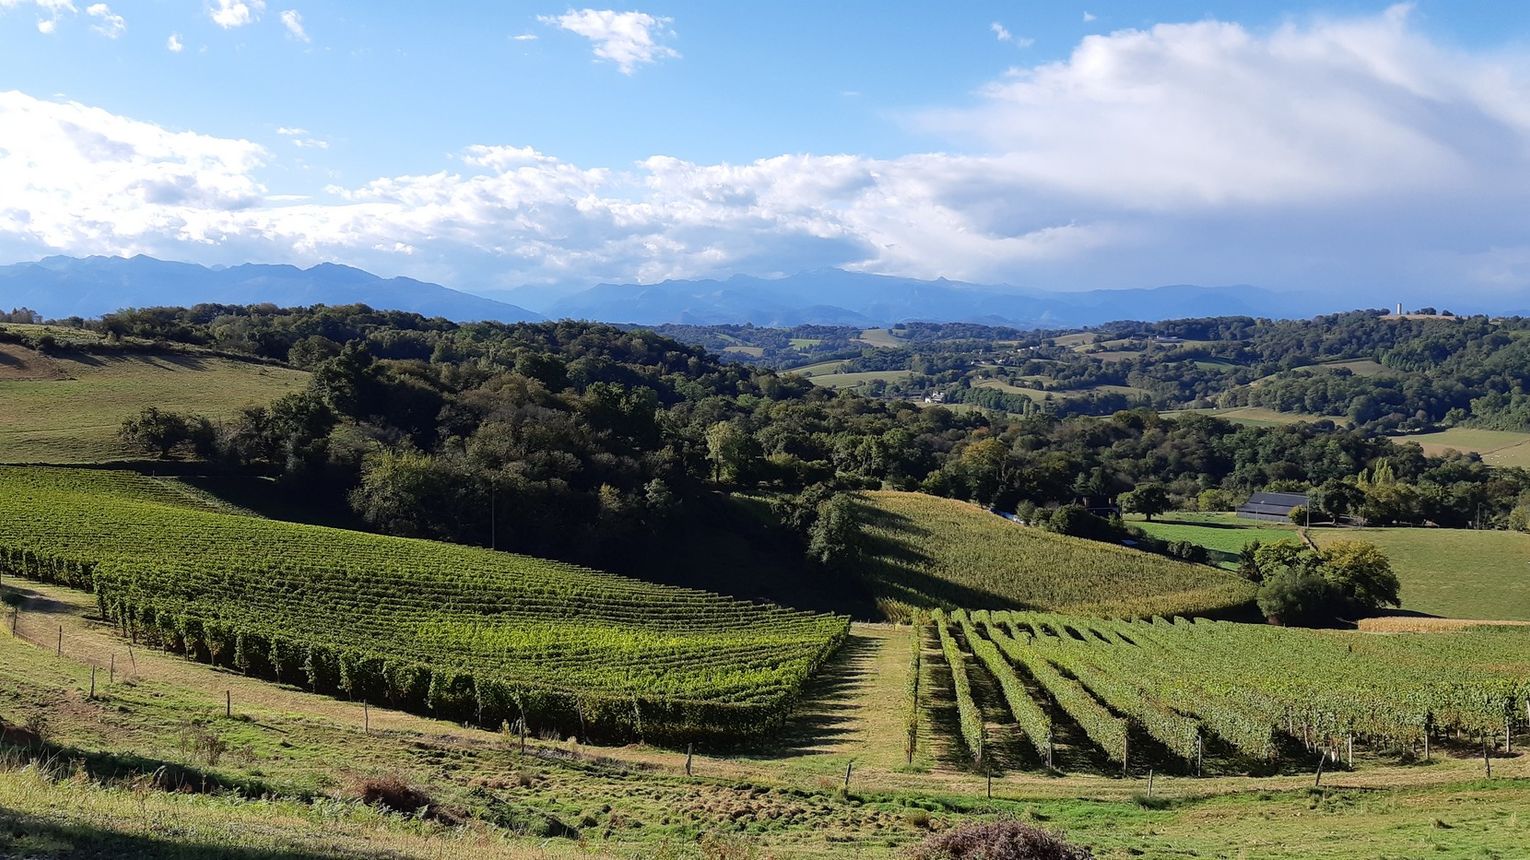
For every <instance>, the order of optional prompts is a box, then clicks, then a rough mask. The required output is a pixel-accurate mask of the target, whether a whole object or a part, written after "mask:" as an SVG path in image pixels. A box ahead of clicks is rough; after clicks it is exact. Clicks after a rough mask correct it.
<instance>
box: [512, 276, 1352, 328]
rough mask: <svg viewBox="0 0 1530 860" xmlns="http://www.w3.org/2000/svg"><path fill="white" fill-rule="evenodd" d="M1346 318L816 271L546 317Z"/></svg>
mask: <svg viewBox="0 0 1530 860" xmlns="http://www.w3.org/2000/svg"><path fill="white" fill-rule="evenodd" d="M509 294H510V295H513V294H514V293H513V291H512V292H511V293H509ZM1343 309H1347V308H1338V307H1334V306H1331V303H1330V305H1329V306H1321V305H1320V302H1319V300H1318V299H1316V298H1315V297H1311V296H1306V295H1299V294H1290V293H1276V292H1273V291H1271V290H1265V289H1260V288H1257V287H1248V286H1229V287H1200V286H1191V285H1174V286H1164V287H1152V288H1144V289H1121V290H1090V291H1084V292H1076V293H1060V292H1041V291H1033V290H1024V289H1019V288H1014V287H1003V286H991V285H983V284H971V283H964V282H961V281H949V280H946V279H945V278H940V279H938V280H934V281H923V280H917V279H914V278H899V277H892V276H887V275H870V274H863V273H858V272H847V271H844V270H841V269H818V270H815V271H811V272H802V273H799V274H796V275H791V276H788V277H785V278H773V279H767V278H756V277H750V276H747V275H735V276H733V277H731V278H727V279H726V280H694V281H688V280H673V281H663V282H661V283H657V284H601V285H599V286H596V287H592V288H590V289H588V290H584V291H582V292H578V293H574V294H572V295H569V296H565V297H564V298H562V299H559V300H557V301H554V302H552V303H551V304H550V305H548V306H546V307H544V308H543V309H542V310H543V312H544V313H546V314H547V315H548V316H550V317H554V318H561V317H574V318H579V319H599V320H607V321H611V322H630V323H638V324H642V325H658V324H662V323H690V324H694V325H712V324H719V323H754V324H755V325H760V326H794V325H804V324H816V325H868V326H869V325H887V324H891V323H898V322H911V321H916V320H922V321H931V322H977V323H990V324H1002V325H1015V326H1022V327H1031V326H1044V327H1062V326H1085V325H1096V324H1099V323H1103V322H1109V321H1112V320H1122V319H1142V320H1161V319H1175V318H1179V317H1201V316H1235V315H1248V316H1263V317H1280V318H1284V317H1303V316H1311V315H1313V314H1316V313H1320V312H1323V311H1332V310H1343Z"/></svg>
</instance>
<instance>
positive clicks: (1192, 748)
mask: <svg viewBox="0 0 1530 860" xmlns="http://www.w3.org/2000/svg"><path fill="white" fill-rule="evenodd" d="M933 627H934V630H935V636H936V638H937V639H938V640H939V644H940V650H941V653H942V655H943V659H944V660H945V661H946V663H947V665H948V666H949V670H950V673H951V675H952V677H953V679H954V683H953V690H954V696H955V698H956V706H957V714H958V717H957V729H958V733H959V734H960V736H961V738H962V746H963V748H964V749H965V751H966V753H967V754H968V755H969V756H970V758H971V761H972V764H973V766H974V767H976V768H978V769H979V770H981V769H983V768H984V767H986V766H987V764H988V763H987V761H986V760H985V750H986V749H987V746H988V737H987V735H988V732H989V729H988V726H987V724H986V723H985V721H984V720H983V719H982V718H981V717H980V710H979V707H978V704H977V703H976V702H975V701H974V700H973V694H972V688H973V685H974V679H973V677H972V676H973V675H974V674H976V673H986V674H987V675H988V676H989V677H991V678H992V680H993V682H994V685H995V686H997V688H998V690H999V691H1000V693H1001V698H1002V699H1003V701H1004V702H1005V704H1006V706H1007V708H1008V711H1009V717H1010V720H1012V722H1013V726H1012V727H1011V729H1012V731H1011V732H1010V734H1011V736H1013V734H1014V732H1015V731H1018V732H1019V734H1020V735H1021V736H1022V737H1023V744H1022V746H1023V747H1024V748H1025V749H1026V751H1027V753H1028V756H1027V757H1028V758H1029V760H1030V761H1031V762H1033V763H1034V764H1035V765H1037V766H1044V767H1047V768H1049V769H1055V768H1056V767H1057V763H1056V758H1055V755H1056V743H1057V739H1058V738H1059V737H1063V736H1067V737H1070V738H1074V739H1081V743H1080V744H1079V745H1080V746H1084V747H1087V749H1088V750H1089V752H1090V753H1091V754H1092V755H1093V757H1094V761H1095V762H1096V763H1099V762H1109V763H1110V766H1112V767H1116V768H1119V769H1120V771H1121V772H1122V773H1123V774H1129V773H1130V772H1131V771H1132V768H1133V763H1134V762H1136V767H1138V768H1139V769H1143V768H1146V767H1149V766H1153V767H1157V768H1160V769H1170V770H1178V771H1179V772H1182V773H1192V774H1196V775H1199V774H1201V773H1203V772H1204V770H1205V769H1206V768H1207V766H1208V760H1212V764H1211V766H1212V767H1214V768H1215V769H1217V770H1218V771H1222V772H1227V771H1239V770H1245V771H1258V770H1268V769H1269V768H1270V767H1278V765H1279V762H1280V760H1281V759H1282V758H1285V757H1291V756H1293V755H1294V756H1296V757H1299V758H1301V759H1302V760H1304V761H1305V760H1308V757H1309V756H1310V757H1314V758H1315V757H1317V756H1318V755H1326V756H1328V757H1330V758H1331V760H1332V762H1333V764H1334V766H1335V767H1339V766H1340V765H1341V762H1342V765H1343V766H1352V765H1353V764H1354V756H1355V750H1356V747H1357V746H1359V747H1362V748H1363V749H1364V750H1368V751H1369V752H1370V753H1371V754H1372V755H1375V756H1382V757H1387V756H1390V757H1394V758H1397V757H1401V758H1408V759H1411V758H1413V757H1414V756H1415V755H1416V756H1418V757H1419V758H1424V759H1427V758H1429V757H1430V755H1431V747H1434V748H1438V746H1439V745H1440V743H1441V741H1442V739H1444V738H1446V737H1447V736H1449V737H1457V738H1459V737H1465V738H1466V739H1467V740H1468V743H1471V742H1476V743H1479V744H1482V745H1483V746H1482V747H1481V749H1484V750H1487V749H1490V748H1491V746H1492V745H1493V744H1494V743H1495V741H1494V739H1497V740H1504V741H1505V742H1506V743H1507V742H1508V740H1509V739H1512V736H1513V734H1514V733H1515V732H1517V731H1519V730H1520V729H1521V728H1522V725H1523V720H1524V719H1525V718H1527V717H1530V710H1527V708H1530V628H1526V627H1481V628H1473V629H1470V630H1466V631H1460V632H1451V633H1435V634H1411V635H1393V636H1377V635H1367V634H1354V633H1347V632H1338V631H1314V630H1299V629H1293V628H1282V627H1272V626H1269V625H1259V624H1237V623H1231V622H1225V621H1222V622H1217V621H1208V620H1204V619H1202V620H1200V621H1197V622H1194V623H1192V622H1189V621H1187V620H1185V619H1177V620H1175V621H1174V622H1172V623H1170V622H1168V621H1166V620H1164V619H1162V618H1155V619H1153V620H1151V621H1120V620H1117V621H1110V620H1101V619H1092V618H1079V617H1070V616H1063V615H1054V614H1047V613H1032V612H988V611H973V612H968V611H965V610H957V611H955V612H953V613H951V614H950V615H949V616H947V615H946V614H944V613H942V612H940V611H937V612H935V613H934V624H933ZM1255 666H1257V667H1258V670H1257V671H1250V670H1251V667H1255Z"/></svg>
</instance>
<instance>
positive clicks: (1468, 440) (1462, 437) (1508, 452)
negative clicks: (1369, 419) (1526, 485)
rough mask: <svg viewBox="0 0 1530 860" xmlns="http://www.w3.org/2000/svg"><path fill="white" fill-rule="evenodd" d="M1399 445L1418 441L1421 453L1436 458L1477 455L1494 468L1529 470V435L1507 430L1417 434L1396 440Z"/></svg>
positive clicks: (1459, 429) (1457, 429) (1456, 429)
mask: <svg viewBox="0 0 1530 860" xmlns="http://www.w3.org/2000/svg"><path fill="white" fill-rule="evenodd" d="M1396 440H1397V441H1398V442H1417V443H1418V444H1419V445H1420V446H1422V447H1423V449H1424V453H1425V454H1429V455H1431V456H1439V455H1441V454H1444V453H1445V452H1446V451H1450V450H1455V451H1461V452H1463V453H1469V452H1476V453H1478V454H1481V455H1482V459H1483V461H1484V462H1486V463H1490V464H1492V465H1494V466H1520V467H1524V468H1530V433H1514V432H1510V431H1507V430H1478V429H1475V428H1472V427H1451V428H1450V429H1448V430H1441V431H1439V432H1437V433H1417V434H1413V435H1409V436H1398V437H1396Z"/></svg>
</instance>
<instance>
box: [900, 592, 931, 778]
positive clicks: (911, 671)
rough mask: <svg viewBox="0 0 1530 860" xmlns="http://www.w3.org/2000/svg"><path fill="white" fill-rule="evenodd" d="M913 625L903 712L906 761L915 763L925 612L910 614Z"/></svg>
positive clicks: (917, 745)
mask: <svg viewBox="0 0 1530 860" xmlns="http://www.w3.org/2000/svg"><path fill="white" fill-rule="evenodd" d="M910 621H911V623H912V626H913V635H912V636H910V637H909V641H910V642H911V643H912V645H911V647H910V648H909V651H910V653H909V667H908V698H907V700H906V701H907V704H906V705H905V710H904V712H903V729H904V733H905V742H904V757H905V760H906V763H907V764H909V765H912V764H913V763H914V755H915V754H916V753H918V752H919V712H920V708H919V694H920V692H921V690H920V686H921V677H920V676H921V675H922V674H923V671H924V632H925V627H926V624H925V618H924V613H922V612H915V613H913V614H912V615H911V616H910Z"/></svg>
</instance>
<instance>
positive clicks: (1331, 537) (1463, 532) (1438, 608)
mask: <svg viewBox="0 0 1530 860" xmlns="http://www.w3.org/2000/svg"><path fill="white" fill-rule="evenodd" d="M1311 535H1312V538H1313V540H1315V541H1317V543H1318V545H1319V546H1322V545H1323V544H1325V543H1327V542H1329V541H1335V540H1355V539H1358V540H1365V541H1370V542H1371V543H1374V544H1376V545H1377V546H1378V547H1380V548H1381V551H1382V552H1384V553H1386V555H1387V558H1389V559H1391V561H1392V570H1394V571H1395V572H1396V573H1397V578H1398V579H1399V580H1401V582H1402V603H1403V608H1404V609H1408V610H1412V611H1415V612H1426V613H1429V614H1431V615H1442V616H1445V617H1447V618H1481V619H1513V620H1521V621H1530V535H1527V534H1523V533H1519V532H1508V531H1490V530H1483V531H1476V530H1472V529H1426V528H1384V529H1349V528H1346V529H1313V530H1312V531H1311Z"/></svg>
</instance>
